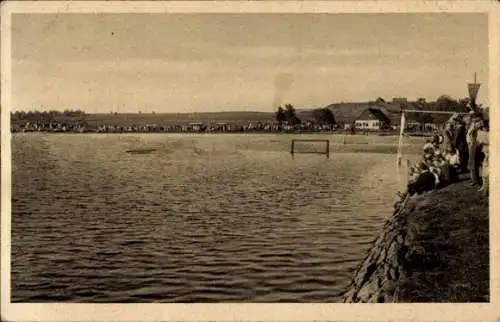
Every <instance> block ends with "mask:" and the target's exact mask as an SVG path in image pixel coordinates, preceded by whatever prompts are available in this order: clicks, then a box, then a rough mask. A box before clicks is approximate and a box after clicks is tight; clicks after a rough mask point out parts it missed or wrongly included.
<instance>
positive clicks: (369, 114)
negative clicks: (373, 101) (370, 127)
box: [357, 108, 391, 124]
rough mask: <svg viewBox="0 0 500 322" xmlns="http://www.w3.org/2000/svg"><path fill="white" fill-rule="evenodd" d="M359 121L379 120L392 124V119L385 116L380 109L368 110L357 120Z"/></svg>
mask: <svg viewBox="0 0 500 322" xmlns="http://www.w3.org/2000/svg"><path fill="white" fill-rule="evenodd" d="M357 119H358V120H365V119H377V120H379V121H380V122H384V123H387V124H391V119H390V118H389V117H388V116H387V115H386V114H384V113H383V112H382V111H381V110H380V109H377V108H367V109H366V110H365V111H363V113H361V115H360V116H359V117H358V118H357Z"/></svg>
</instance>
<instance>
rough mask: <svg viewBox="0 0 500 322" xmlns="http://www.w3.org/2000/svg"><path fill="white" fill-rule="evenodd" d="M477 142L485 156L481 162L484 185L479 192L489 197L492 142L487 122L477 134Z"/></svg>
mask: <svg viewBox="0 0 500 322" xmlns="http://www.w3.org/2000/svg"><path fill="white" fill-rule="evenodd" d="M477 140H478V143H479V145H480V146H481V152H482V154H483V160H482V162H481V178H482V179H483V180H482V181H483V184H482V186H481V188H480V189H479V191H484V193H485V194H486V195H488V191H489V189H488V188H489V180H488V176H489V160H488V159H489V146H490V140H489V126H488V125H487V122H484V121H483V126H482V127H481V129H479V131H478V133H477Z"/></svg>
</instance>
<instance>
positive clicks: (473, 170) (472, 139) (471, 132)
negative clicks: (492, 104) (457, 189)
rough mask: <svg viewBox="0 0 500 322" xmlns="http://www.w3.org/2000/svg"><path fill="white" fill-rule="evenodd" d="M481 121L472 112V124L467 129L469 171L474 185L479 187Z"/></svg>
mask: <svg viewBox="0 0 500 322" xmlns="http://www.w3.org/2000/svg"><path fill="white" fill-rule="evenodd" d="M480 126H481V124H480V120H479V118H478V116H477V114H476V113H475V112H474V111H471V116H470V123H469V127H468V129H467V144H468V147H469V170H470V179H471V181H472V185H479V184H480V182H479V164H478V161H479V160H478V157H479V153H478V152H479V151H478V144H477V132H478V130H479V128H480Z"/></svg>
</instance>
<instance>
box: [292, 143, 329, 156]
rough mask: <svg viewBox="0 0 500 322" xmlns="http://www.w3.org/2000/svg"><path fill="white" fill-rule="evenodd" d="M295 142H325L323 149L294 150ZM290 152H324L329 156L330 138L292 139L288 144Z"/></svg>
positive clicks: (293, 153)
mask: <svg viewBox="0 0 500 322" xmlns="http://www.w3.org/2000/svg"><path fill="white" fill-rule="evenodd" d="M295 142H324V143H325V144H326V149H325V151H324V152H323V151H295ZM290 154H291V155H292V156H293V155H295V154H324V155H326V157H327V158H330V140H327V139H292V142H291V144H290Z"/></svg>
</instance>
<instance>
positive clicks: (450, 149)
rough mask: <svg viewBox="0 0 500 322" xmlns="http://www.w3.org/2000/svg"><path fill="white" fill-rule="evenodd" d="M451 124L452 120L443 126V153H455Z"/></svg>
mask: <svg viewBox="0 0 500 322" xmlns="http://www.w3.org/2000/svg"><path fill="white" fill-rule="evenodd" d="M453 134H454V133H453V124H452V122H447V123H446V124H445V126H444V131H443V150H444V151H443V152H444V153H450V154H453V153H455V143H454V139H453V137H454V135H453Z"/></svg>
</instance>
